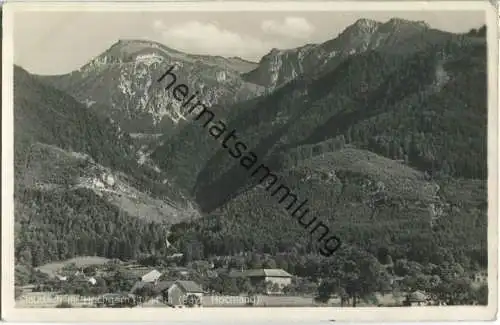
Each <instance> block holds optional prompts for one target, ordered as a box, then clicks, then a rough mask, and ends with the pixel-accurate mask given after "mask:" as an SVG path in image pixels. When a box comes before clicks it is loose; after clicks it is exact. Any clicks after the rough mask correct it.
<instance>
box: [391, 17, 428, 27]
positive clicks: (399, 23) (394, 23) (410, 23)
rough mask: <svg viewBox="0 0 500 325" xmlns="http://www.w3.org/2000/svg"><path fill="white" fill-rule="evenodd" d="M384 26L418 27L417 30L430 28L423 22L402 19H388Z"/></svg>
mask: <svg viewBox="0 0 500 325" xmlns="http://www.w3.org/2000/svg"><path fill="white" fill-rule="evenodd" d="M384 26H390V27H396V28H397V27H401V26H413V27H419V28H430V26H429V24H427V23H426V22H425V21H413V20H407V19H403V18H391V19H389V20H388V21H387V22H386V23H385V24H384Z"/></svg>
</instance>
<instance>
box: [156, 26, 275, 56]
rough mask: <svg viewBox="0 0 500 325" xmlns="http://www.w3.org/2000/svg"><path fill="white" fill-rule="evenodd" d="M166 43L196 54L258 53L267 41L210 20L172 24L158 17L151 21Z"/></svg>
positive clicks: (266, 46)
mask: <svg viewBox="0 0 500 325" xmlns="http://www.w3.org/2000/svg"><path fill="white" fill-rule="evenodd" d="M153 26H154V28H155V29H157V30H158V31H159V32H160V33H161V35H162V37H163V40H164V43H165V44H166V45H167V46H171V47H173V48H175V49H178V50H181V51H185V52H189V53H198V54H210V55H222V56H242V57H246V58H252V57H258V56H260V55H262V54H263V53H265V52H267V51H268V50H269V48H270V46H269V44H266V43H265V42H264V41H261V40H259V39H257V38H255V37H251V36H248V35H242V34H239V33H236V32H233V31H230V30H227V29H224V28H221V27H219V26H217V25H215V24H213V23H203V22H199V21H189V22H186V23H184V24H181V25H175V26H172V27H168V28H167V26H165V24H164V23H163V22H162V21H155V22H154V23H153Z"/></svg>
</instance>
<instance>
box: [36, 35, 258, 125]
mask: <svg viewBox="0 0 500 325" xmlns="http://www.w3.org/2000/svg"><path fill="white" fill-rule="evenodd" d="M172 65H175V66H176V69H175V71H174V73H175V74H176V76H177V77H178V80H177V83H185V84H186V85H187V86H188V87H189V90H190V93H194V92H195V91H198V92H199V98H203V99H204V100H205V102H206V103H207V104H210V105H213V104H220V105H229V104H231V103H234V102H237V101H242V100H245V99H249V98H252V97H254V96H256V95H258V94H260V93H261V92H262V90H263V87H262V86H257V85H254V84H252V83H249V82H247V81H244V80H243V79H242V78H241V77H240V73H241V72H242V71H247V70H248V69H251V68H252V67H253V66H254V64H253V63H251V62H246V61H244V60H241V59H239V58H230V59H226V58H222V57H211V56H201V55H189V54H185V53H182V52H179V51H176V50H173V49H170V48H168V47H166V46H164V45H161V44H159V43H155V42H150V41H140V40H120V41H118V42H117V43H115V44H113V45H112V46H111V47H110V48H109V49H108V50H107V51H105V52H104V53H102V54H101V55H99V56H98V57H96V58H94V59H93V60H91V61H90V62H89V63H88V64H86V65H85V66H83V67H82V68H80V69H79V70H78V71H73V72H72V73H70V74H67V75H62V76H55V77H47V78H46V80H48V81H49V82H51V83H52V84H54V85H55V86H56V87H57V88H59V89H61V90H64V91H66V92H68V93H70V94H71V95H73V96H74V97H76V98H77V99H78V100H80V101H81V102H83V103H85V104H87V106H91V105H95V104H103V105H106V106H108V107H109V108H111V111H110V112H106V113H107V114H108V115H110V116H111V117H112V118H113V119H115V120H117V121H118V122H119V123H120V125H121V126H122V128H123V129H124V130H126V131H128V132H131V133H155V132H162V131H169V130H168V129H169V128H172V127H175V126H178V125H182V124H183V121H184V120H185V117H184V112H183V110H182V109H181V107H180V103H179V102H178V101H176V100H174V99H173V98H172V96H171V93H168V92H165V91H164V89H163V87H162V86H161V85H160V84H158V83H157V82H156V81H157V79H158V78H159V77H160V76H161V75H162V74H163V73H164V72H165V71H166V70H167V69H168V68H169V67H171V66H172Z"/></svg>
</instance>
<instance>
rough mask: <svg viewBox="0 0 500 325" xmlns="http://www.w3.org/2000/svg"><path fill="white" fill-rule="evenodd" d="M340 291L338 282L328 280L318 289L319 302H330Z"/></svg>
mask: <svg viewBox="0 0 500 325" xmlns="http://www.w3.org/2000/svg"><path fill="white" fill-rule="evenodd" d="M338 289H339V286H338V283H337V281H333V280H326V281H323V282H322V283H321V284H320V285H319V287H318V296H317V300H318V301H321V302H328V300H329V299H330V297H331V296H332V295H333V294H334V293H335V292H337V290H338Z"/></svg>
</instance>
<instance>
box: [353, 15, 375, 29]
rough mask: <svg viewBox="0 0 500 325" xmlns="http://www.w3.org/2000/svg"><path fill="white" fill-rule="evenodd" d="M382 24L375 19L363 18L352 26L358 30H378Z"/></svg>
mask: <svg viewBox="0 0 500 325" xmlns="http://www.w3.org/2000/svg"><path fill="white" fill-rule="evenodd" d="M381 24H382V23H381V22H379V21H376V20H373V19H366V18H361V19H358V20H356V21H355V22H354V24H352V26H355V27H357V28H361V29H367V30H371V29H374V28H376V27H377V26H379V25H381Z"/></svg>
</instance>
